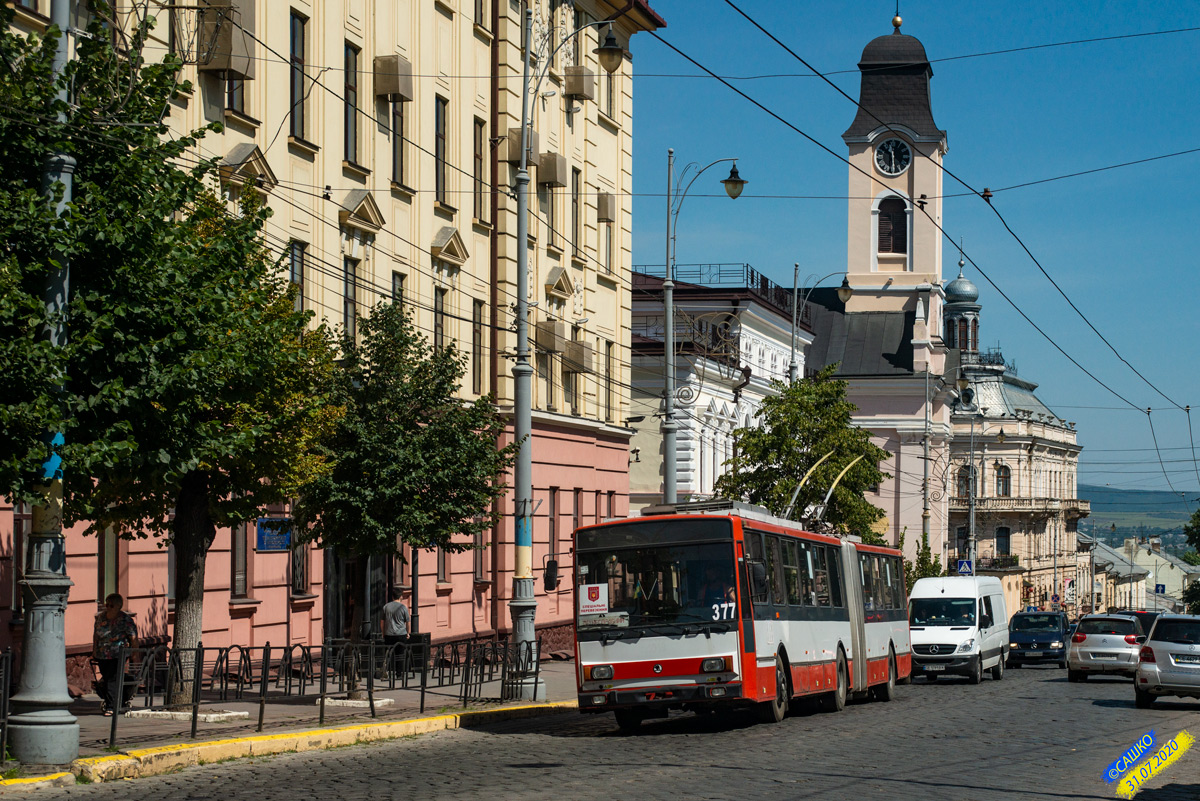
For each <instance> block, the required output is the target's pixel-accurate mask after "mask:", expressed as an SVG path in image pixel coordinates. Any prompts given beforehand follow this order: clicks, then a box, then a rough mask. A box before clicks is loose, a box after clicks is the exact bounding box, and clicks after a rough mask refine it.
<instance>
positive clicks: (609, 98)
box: [600, 70, 616, 119]
mask: <svg viewBox="0 0 1200 801" xmlns="http://www.w3.org/2000/svg"><path fill="white" fill-rule="evenodd" d="M614 84H616V75H611V74H609V72H608V70H600V110H601V111H603V112H604V114H605V116H607V117H608V118H609V119H615V118H616V89H615V88H614Z"/></svg>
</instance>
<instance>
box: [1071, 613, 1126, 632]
mask: <svg viewBox="0 0 1200 801" xmlns="http://www.w3.org/2000/svg"><path fill="white" fill-rule="evenodd" d="M1136 626H1137V624H1136V623H1134V622H1133V621H1132V620H1122V619H1121V618H1115V617H1098V618H1092V619H1091V620H1084V621H1083V622H1081V623H1080V624H1079V632H1080V633H1081V634H1133V633H1134V628H1135V627H1136Z"/></svg>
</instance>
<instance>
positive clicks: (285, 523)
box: [254, 517, 292, 553]
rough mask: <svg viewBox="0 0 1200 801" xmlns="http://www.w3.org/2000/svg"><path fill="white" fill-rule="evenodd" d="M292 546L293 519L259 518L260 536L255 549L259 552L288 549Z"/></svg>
mask: <svg viewBox="0 0 1200 801" xmlns="http://www.w3.org/2000/svg"><path fill="white" fill-rule="evenodd" d="M291 547H292V521H291V520H290V519H289V518H286V517H260V518H258V538H257V542H256V543H255V546H254V550H256V551H258V552H259V553H268V552H271V551H286V550H289V549H290V548H291Z"/></svg>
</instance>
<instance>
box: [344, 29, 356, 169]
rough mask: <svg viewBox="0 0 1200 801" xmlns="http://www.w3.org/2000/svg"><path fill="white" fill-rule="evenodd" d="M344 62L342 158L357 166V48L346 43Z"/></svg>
mask: <svg viewBox="0 0 1200 801" xmlns="http://www.w3.org/2000/svg"><path fill="white" fill-rule="evenodd" d="M345 52H346V57H345V62H344V70H345V71H344V73H343V74H344V75H345V81H346V83H345V85H344V86H343V87H342V97H344V98H345V99H346V120H345V133H346V153H345V156H344V158H345V159H346V161H348V162H350V163H351V164H358V48H357V47H355V46H354V45H352V44H350V43H349V42H347V43H346V51H345Z"/></svg>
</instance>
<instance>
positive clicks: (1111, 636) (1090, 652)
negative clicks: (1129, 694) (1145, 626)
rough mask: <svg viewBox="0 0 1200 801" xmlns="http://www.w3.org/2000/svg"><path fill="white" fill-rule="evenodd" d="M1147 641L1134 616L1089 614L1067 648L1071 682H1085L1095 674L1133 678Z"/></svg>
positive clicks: (1140, 625)
mask: <svg viewBox="0 0 1200 801" xmlns="http://www.w3.org/2000/svg"><path fill="white" fill-rule="evenodd" d="M1145 641H1146V637H1145V635H1144V634H1143V633H1142V624H1141V623H1140V622H1138V619H1137V618H1136V617H1133V616H1132V615H1118V614H1102V615H1085V616H1084V617H1083V619H1081V620H1080V621H1079V628H1078V629H1076V630H1075V634H1074V635H1073V636H1072V637H1071V644H1070V645H1068V646H1067V680H1068V681H1085V680H1086V679H1087V677H1088V676H1089V675H1092V674H1095V673H1118V674H1121V675H1124V676H1133V674H1134V672H1135V671H1136V670H1137V665H1138V651H1139V650H1140V649H1141V645H1142V643H1143V642H1145Z"/></svg>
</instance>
